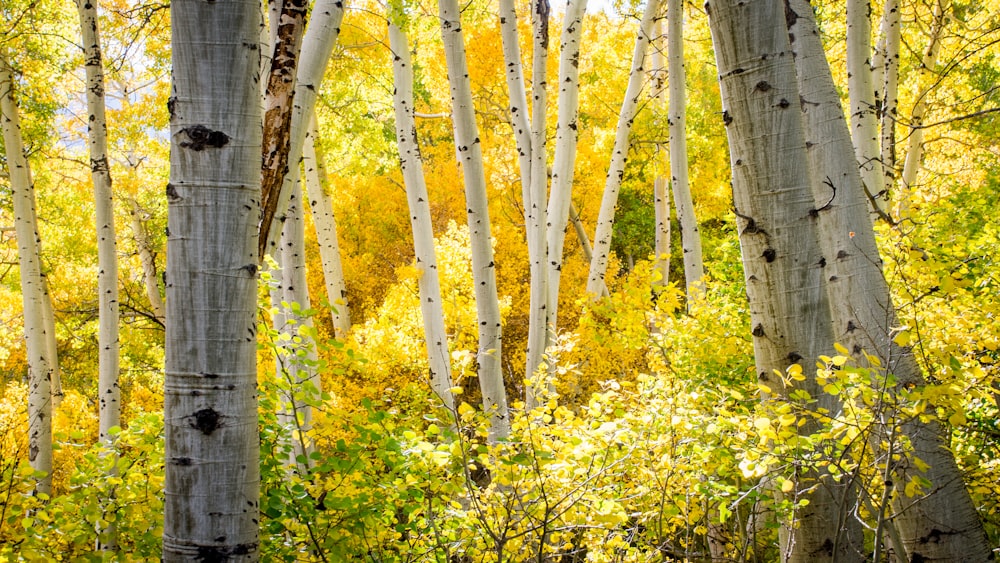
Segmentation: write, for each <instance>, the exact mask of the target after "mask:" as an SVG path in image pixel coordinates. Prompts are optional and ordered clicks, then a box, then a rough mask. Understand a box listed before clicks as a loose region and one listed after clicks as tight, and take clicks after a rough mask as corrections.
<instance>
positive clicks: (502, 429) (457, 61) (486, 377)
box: [438, 0, 510, 440]
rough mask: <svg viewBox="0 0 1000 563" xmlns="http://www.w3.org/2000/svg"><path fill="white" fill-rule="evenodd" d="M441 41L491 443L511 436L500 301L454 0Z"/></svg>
mask: <svg viewBox="0 0 1000 563" xmlns="http://www.w3.org/2000/svg"><path fill="white" fill-rule="evenodd" d="M438 13H439V17H440V20H441V38H442V41H443V43H444V54H445V62H446V64H447V67H448V85H449V88H450V91H451V105H452V126H453V129H454V134H455V150H456V155H457V158H458V161H459V163H460V164H461V167H462V178H463V180H464V183H465V205H466V215H467V219H468V224H469V238H470V240H471V245H472V279H473V283H474V284H475V287H476V313H477V317H478V320H477V323H478V329H479V351H478V353H477V355H476V361H477V362H478V364H479V386H480V389H481V390H482V394H483V406H484V409H485V410H486V412H487V413H488V414H489V415H490V420H491V424H490V439H491V440H497V439H502V438H505V437H506V436H507V435H508V434H509V433H510V420H509V418H508V413H507V392H506V390H505V389H504V385H503V373H502V372H501V370H500V366H501V364H500V357H501V353H502V350H501V342H502V340H501V337H502V327H501V325H500V302H499V300H498V298H497V283H496V267H495V264H494V262H493V241H492V236H491V233H490V213H489V205H488V198H487V194H486V174H485V171H484V169H483V154H482V146H481V145H480V141H479V132H478V127H477V125H476V115H475V110H474V108H473V105H472V85H471V83H470V81H469V67H468V62H467V61H466V56H465V43H464V40H463V35H462V22H461V19H460V11H459V8H458V1H457V0H440V1H439V3H438Z"/></svg>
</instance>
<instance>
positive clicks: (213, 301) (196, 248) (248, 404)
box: [163, 0, 262, 562]
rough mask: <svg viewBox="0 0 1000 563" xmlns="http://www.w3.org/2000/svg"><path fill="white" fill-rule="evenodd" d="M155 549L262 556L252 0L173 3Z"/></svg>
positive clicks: (256, 14) (207, 556) (171, 555)
mask: <svg viewBox="0 0 1000 563" xmlns="http://www.w3.org/2000/svg"><path fill="white" fill-rule="evenodd" d="M170 12H171V20H172V22H173V24H172V35H173V38H172V46H173V92H172V95H171V98H170V101H169V109H170V133H171V151H170V183H169V184H168V186H167V202H168V206H169V207H168V211H169V215H168V224H167V228H168V237H167V251H168V254H169V256H170V259H169V267H168V271H167V300H166V306H167V334H166V354H165V356H166V378H165V385H164V387H165V388H164V411H165V413H164V426H165V430H166V451H165V456H166V478H165V481H164V494H165V502H164V523H163V559H164V561H168V562H169V561H192V560H196V559H201V560H213V561H234V560H241V561H252V560H257V559H258V558H259V536H258V518H259V516H258V511H259V490H260V471H259V466H258V456H259V450H260V443H259V437H258V433H257V400H256V389H257V369H256V346H257V338H256V334H257V328H256V310H257V307H256V298H257V268H258V266H257V264H258V252H257V251H258V248H257V240H258V237H257V233H258V221H259V219H260V213H259V207H258V205H259V204H258V201H259V198H260V181H261V173H260V166H261V161H260V155H261V122H262V121H261V103H260V88H259V85H258V80H259V71H260V50H259V48H258V42H259V39H260V26H261V24H262V23H261V11H260V5H259V4H258V3H256V2H250V1H247V0H217V1H216V2H208V3H206V2H198V1H195V0H174V2H172V3H171V6H170Z"/></svg>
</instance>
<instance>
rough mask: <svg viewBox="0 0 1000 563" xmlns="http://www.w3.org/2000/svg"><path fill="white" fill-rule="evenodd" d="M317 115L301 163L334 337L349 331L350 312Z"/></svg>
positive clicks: (311, 121) (345, 334)
mask: <svg viewBox="0 0 1000 563" xmlns="http://www.w3.org/2000/svg"><path fill="white" fill-rule="evenodd" d="M315 140H316V116H315V115H314V116H313V117H312V119H310V120H309V129H308V131H307V132H306V139H305V146H304V152H303V154H302V166H303V168H304V169H305V174H306V192H307V193H308V195H309V209H310V210H311V211H312V217H313V226H314V227H315V229H316V240H317V242H318V243H319V257H320V261H321V262H322V264H323V282H324V283H325V285H326V298H327V301H329V302H330V308H331V311H330V313H331V315H333V332H334V336H336V337H337V338H344V337H346V336H347V333H348V332H350V331H351V311H350V307H349V306H348V303H347V285H346V283H345V282H344V268H343V266H342V265H341V260H340V241H339V239H338V238H337V219H336V217H335V216H334V214H333V202H331V201H330V196H329V195H327V193H326V190H325V189H324V180H325V179H326V166H324V164H323V160H322V158H320V156H319V155H318V154H317V153H316V144H315Z"/></svg>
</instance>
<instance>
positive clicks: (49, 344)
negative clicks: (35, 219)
mask: <svg viewBox="0 0 1000 563" xmlns="http://www.w3.org/2000/svg"><path fill="white" fill-rule="evenodd" d="M39 255H41V247H39ZM42 321H43V322H44V323H45V354H46V355H47V357H48V358H49V369H50V370H51V372H52V385H51V386H50V387H51V389H50V390H51V393H52V407H53V408H59V404H60V403H62V399H63V388H62V370H61V369H60V367H59V341H58V339H57V338H56V310H55V305H53V303H52V292H51V291H49V278H48V276H47V275H46V274H45V271H44V270H43V271H42Z"/></svg>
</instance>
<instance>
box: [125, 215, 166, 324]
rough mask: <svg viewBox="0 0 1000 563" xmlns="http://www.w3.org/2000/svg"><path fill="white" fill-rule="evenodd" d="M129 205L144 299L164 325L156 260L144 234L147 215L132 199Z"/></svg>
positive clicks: (163, 310)
mask: <svg viewBox="0 0 1000 563" xmlns="http://www.w3.org/2000/svg"><path fill="white" fill-rule="evenodd" d="M129 205H130V206H131V210H130V211H129V213H130V215H131V216H132V222H131V225H132V238H133V240H135V248H136V252H138V253H139V262H140V263H142V278H143V281H144V282H145V283H144V285H145V286H146V297H147V298H148V299H149V306H150V308H151V309H152V310H153V317H155V318H156V320H157V321H158V322H159V323H160V324H165V323H166V315H167V314H166V310H165V307H164V306H163V297H162V296H161V295H160V284H159V279H158V277H159V276H158V275H157V272H156V258H155V257H154V255H153V248H152V246H153V245H152V244H151V243H150V242H149V234H147V232H146V220H147V218H148V213H147V212H146V211H145V210H144V209H143V208H142V207H140V206H139V202H138V201H136V200H135V199H133V198H130V199H129Z"/></svg>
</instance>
